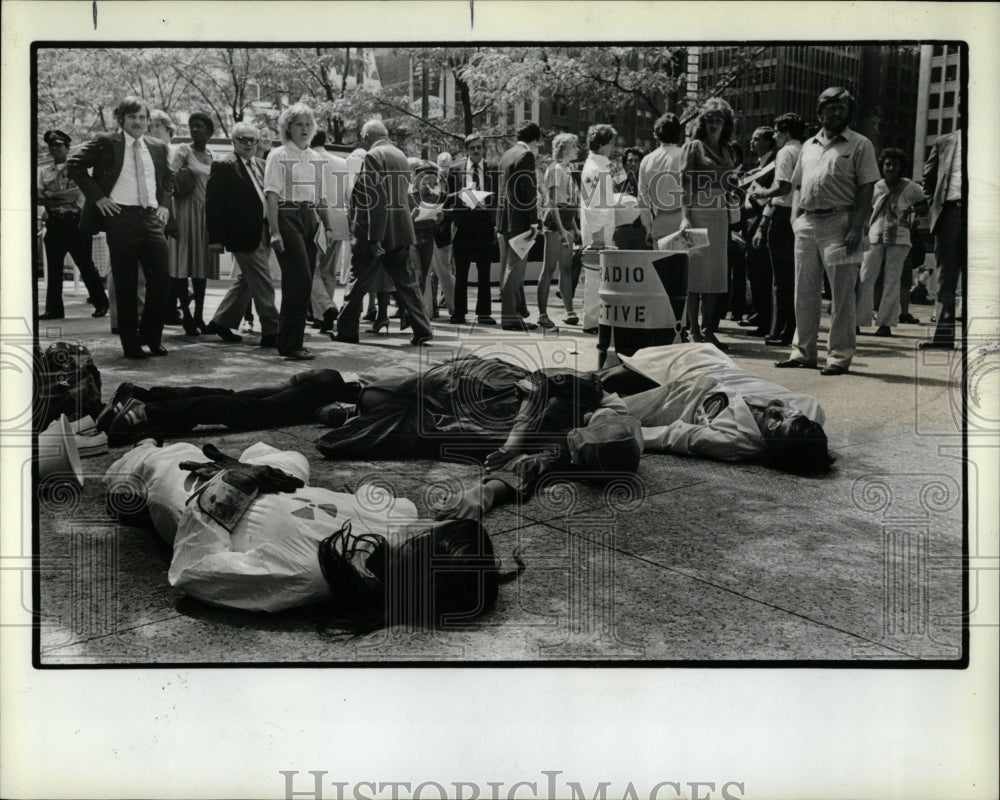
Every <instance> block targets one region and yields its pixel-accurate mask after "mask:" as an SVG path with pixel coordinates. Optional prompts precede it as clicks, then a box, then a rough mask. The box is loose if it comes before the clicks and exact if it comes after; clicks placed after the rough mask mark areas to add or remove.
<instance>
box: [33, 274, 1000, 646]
mask: <svg viewBox="0 0 1000 800" xmlns="http://www.w3.org/2000/svg"><path fill="white" fill-rule="evenodd" d="M226 285H227V282H224V281H222V282H210V285H209V296H208V301H207V308H206V319H207V318H209V314H210V313H211V312H212V311H214V309H215V307H216V306H217V304H218V302H219V301H220V300H221V297H222V295H223V293H224V291H225V288H226ZM83 297H84V295H83V293H82V287H81V290H80V293H79V294H76V295H74V294H73V291H72V287H71V285H68V286H67V315H68V318H67V319H66V320H62V321H59V322H48V323H45V322H43V323H39V325H40V326H41V327H40V329H39V338H40V344H41V345H42V347H43V348H44V347H45V346H46V345H47V344H48V343H50V342H53V341H57V340H59V339H65V340H73V341H79V342H80V343H82V344H84V345H86V346H87V347H88V348H89V349H90V351H91V352H92V354H93V356H94V359H95V361H96V363H97V365H98V367H99V369H100V370H101V375H102V379H103V384H104V389H103V391H104V399H105V400H107V399H108V398H109V397H110V395H111V393H112V392H113V391H114V388H115V387H116V386H117V385H118V384H119V383H120V382H122V381H132V382H134V383H137V384H139V385H141V386H150V385H157V384H159V385H192V384H197V385H209V386H210V385H217V386H223V387H230V388H245V387H247V386H249V385H260V384H262V383H277V382H279V381H281V380H283V379H284V378H286V377H288V376H290V375H292V374H294V373H296V372H298V371H300V370H302V369H305V368H312V367H331V368H336V369H339V370H345V371H360V370H362V369H364V368H366V367H370V366H380V365H385V364H390V363H393V364H399V363H404V364H411V365H414V366H418V367H419V366H423V365H426V364H429V363H436V362H438V361H441V360H444V359H447V358H449V357H451V356H453V355H465V354H475V355H480V356H496V357H501V358H507V359H511V360H514V361H515V362H517V363H520V364H523V365H524V366H527V367H529V368H534V367H536V366H538V367H540V366H570V367H575V368H578V369H582V370H586V369H593V368H594V367H595V366H596V363H597V354H596V350H595V342H596V337H595V336H591V335H587V334H584V333H582V332H581V331H580V330H579V329H578V328H577V329H573V328H568V327H565V326H564V327H561V328H559V329H558V330H557V331H554V332H548V333H546V334H544V335H543V334H542V333H541V332H540V331H539V332H535V333H531V334H517V333H508V332H503V331H498V330H497V329H496V328H483V327H471V326H463V327H456V326H452V325H448V324H443V322H441V323H440V324H438V323H436V324H435V325H434V335H435V339H434V342H433V345H432V346H431V347H429V348H424V349H421V350H418V349H416V348H413V347H411V346H410V345H409V333H408V332H406V333H400V332H399V331H398V323H397V322H395V321H394V323H393V330H392V332H391V335H390V336H388V337H385V336H383V337H380V338H376V337H374V336H371V335H366V334H364V333H362V343H361V345H359V346H349V345H343V344H339V343H335V342H331V341H329V339H328V338H327V337H326V336H323V335H319V334H317V333H312V334H311V335H309V336H308V337H307V341H306V345H307V347H309V348H311V349H312V350H314V352H315V353H316V354H317V359H316V360H315V361H314V362H311V363H308V364H301V363H295V362H291V361H286V360H284V359H282V358H280V357H278V356H276V354H275V351H274V350H263V349H261V348H259V347H256V346H255V345H256V343H257V341H258V337H257V336H256V335H250V336H245V337H244V341H243V343H242V344H225V343H223V342H222V341H221V340H220V339H219V338H218V337H216V336H204V335H203V336H201V337H186V336H184V335H183V331H182V330H181V328H179V327H168V328H167V329H166V332H165V336H164V345H165V346H166V347H167V348H168V349H169V350H170V355H169V356H168V357H166V358H153V359H149V360H146V361H142V362H135V361H128V360H126V359H124V358H122V357H121V351H120V346H119V343H118V340H117V337H114V336H112V335H111V334H110V333H109V326H108V320H107V319H106V318H105V319H97V320H95V319H91V318H90V316H89V312H90V310H91V309H90V307H89V306H87V305H85V303H84V302H83ZM339 299H340V298H338V300H339ZM528 303H529V307H530V308H532V309H534V289H533V288H531V289H529V290H528ZM911 312H912V313H913V314H914V315H916V316H917V317H920V318H922V319H923V321H924V322H925V323H929V318H930V315H931V313H932V309H931V308H930V307H929V306H914V307H913V308H912V309H911ZM552 316H553V319H554V320H558V319H561V315H559V314H553V315H552ZM827 321H828V317H827V316H826V315H825V314H824V326H823V328H822V330H821V336H820V339H821V342H820V346H821V353H822V352H823V346H824V344H825V335H826V330H827V328H826V323H827ZM258 324H259V323H258ZM973 328H974V326H973V325H971V324H970V328H969V342H970V352H971V351H972V350H974V349H975V348H976V347H978V346H979V345H978V344H977V341H979V340H976V338H975V334H976V331H975V330H973ZM258 333H259V327H258ZM927 335H928V326H927V324H922V325H901V326H899V327H898V328H896V329H895V335H894V336H893V337H892V338H888V339H883V338H874V337H871V336H862V337H859V348H858V353H857V356H856V358H855V360H854V364H853V366H852V370H851V374H849V375H847V376H835V377H824V376H821V375H820V374H819V372H818V371H814V370H778V369H776V368H775V367H774V366H773V362H774V361H776V360H778V359H779V358H783V357H785V356H786V351H785V350H784V349H783V348H769V347H766V346H765V345H764V344H763V342H762V341H761V340H760V339H753V338H750V337H748V336H746V335H745V334H744V332H743V329H741V328H738V327H737V326H736V325H735V323H733V322H723V324H722V328H721V330H720V339H721V340H722V341H724V342H726V343H728V344H729V345H730V350H729V355H730V356H731V357H732V358H734V359H735V360H736V361H737V363H739V364H740V365H741V366H743V367H744V368H746V369H748V370H750V371H752V372H755V373H756V374H758V375H760V376H762V377H764V378H766V379H769V380H772V381H776V382H778V383H782V384H784V385H786V386H788V387H789V388H791V389H794V390H797V391H801V392H804V393H807V394H812V395H814V396H816V397H817V398H819V399H820V401H821V403H822V405H823V407H824V408H825V410H826V414H827V424H826V431H827V434H828V436H829V439H830V447H831V450H832V452H833V453H834V454H835V455H836V457H837V461H836V464H835V466H834V469H833V471H831V472H830V473H829V474H827V475H824V476H822V477H819V478H803V477H797V476H792V475H786V474H783V473H780V472H776V471H774V470H772V469H769V468H766V467H764V466H761V465H757V464H750V465H731V464H723V463H716V462H710V461H703V460H697V459H692V458H683V457H677V456H672V455H661V454H647V455H644V457H643V459H642V464H641V466H640V469H639V472H638V475H636V476H634V477H633V478H631V479H627V478H622V479H621V480H615V481H612V482H611V483H610V484H608V485H602V486H598V485H592V484H586V483H579V482H573V483H568V482H557V483H556V484H553V485H551V486H549V487H548V488H546V489H544V490H542V491H540V492H539V493H538V494H537V495H536V496H535V497H533V498H532V499H531V500H530V501H528V502H526V503H524V504H522V505H519V506H516V505H514V506H506V507H503V508H500V509H497V510H495V511H493V512H491V513H490V514H489V515H488V516H487V518H486V527H487V529H488V531H489V532H490V534H491V535H492V537H493V539H494V542H495V544H496V547H497V551H498V554H499V555H500V557H501V558H502V560H503V568H504V569H507V568H510V567H512V566H513V564H514V562H513V559H512V553H513V550H514V548H515V547H519V548H520V549H521V552H522V553H523V558H524V561H525V562H526V564H527V568H526V570H525V572H524V573H523V574H522V575H521V576H520V578H519V579H518V580H517V581H515V582H513V583H509V584H506V585H503V586H501V591H500V599H499V601H498V604H497V606H496V608H495V610H494V611H493V612H492V613H490V614H488V615H486V616H485V617H483V618H482V619H481V620H479V621H478V622H476V623H475V624H471V625H468V626H464V627H461V628H458V629H453V630H443V631H424V630H411V629H408V628H402V627H396V628H391V629H388V630H383V631H378V632H375V633H372V634H368V635H365V636H353V635H346V634H343V633H338V632H336V631H331V630H327V629H326V627H325V626H324V624H323V623H324V618H325V617H324V614H323V612H322V610H321V609H316V608H313V609H301V610H295V611H290V612H286V613H282V614H274V615H267V614H252V613H241V612H236V611H230V610H225V609H220V608H215V607H212V606H208V605H205V604H203V603H200V602H198V601H195V600H193V599H191V598H185V597H184V596H183V595H182V594H181V593H180V592H178V591H176V590H174V589H172V588H171V587H170V586H169V585H168V583H167V575H166V573H167V567H168V564H169V558H170V553H169V549H168V548H167V546H166V545H164V544H163V543H162V542H161V540H160V539H159V538H158V537H157V535H156V534H155V532H153V531H152V530H148V529H142V528H136V527H128V526H125V525H119V524H116V523H115V522H113V521H111V520H110V519H109V518H108V516H107V514H106V511H105V502H104V496H103V484H102V483H101V480H100V479H101V477H102V476H103V474H104V472H105V471H106V470H107V468H108V467H109V466H110V464H111V463H112V462H113V461H114V460H115V459H116V458H118V457H119V456H120V455H121V454H122V452H123V450H122V449H120V448H114V449H112V450H111V451H110V452H108V453H105V454H103V455H98V456H94V457H91V458H87V459H85V460H84V462H83V464H84V468H85V471H86V481H85V486H84V489H83V491H82V493H81V495H80V496H79V497H72V496H69V497H66V496H63V497H57V498H45V499H42V500H39V501H38V502H37V503H36V506H37V534H38V536H37V542H38V547H39V557H40V559H39V564H40V573H39V575H40V581H39V588H40V594H39V602H40V606H39V610H40V612H41V626H40V653H39V658H40V663H41V664H42V665H92V664H110V665H135V664H182V663H207V664H236V663H268V664H271V663H281V664H289V665H296V664H313V665H315V664H325V663H337V662H387V661H388V662H406V663H410V662H440V661H465V662H481V661H494V662H508V661H509V662H568V663H593V662H634V663H639V664H642V663H660V662H678V663H696V662H718V663H725V662H732V661H734V660H735V661H768V662H789V663H798V664H802V663H808V662H830V661H837V662H839V661H855V662H862V663H863V662H871V661H892V662H919V661H924V662H930V661H934V662H941V661H953V660H957V659H960V658H961V657H962V656H963V650H962V641H963V637H962V626H961V623H962V612H963V597H962V572H961V557H962V552H963V497H964V496H968V494H969V492H964V491H963V487H964V486H965V483H964V479H965V476H964V475H963V463H964V462H963V458H962V437H961V420H962V416H961V414H962V405H961V403H962V395H961V392H960V388H959V387H960V385H961V375H962V367H963V355H962V352H961V351H959V350H956V351H954V352H941V351H917V350H916V344H917V342H918V341H920V340H922V339H924V338H926V336H927ZM980 343H981V344H982V345H983V347H980V348H979V350H980V352H981V353H986V354H989V353H994V354H995V351H996V350H995V344H996V341H995V339H990V338H989V336H986V337H985V338H983V339H982V340H981V342H980ZM990 347H993V350H990V349H989V348H990ZM992 357H993V363H995V355H994V356H992ZM969 363H970V364H974V363H975V362H973V361H970V362H969ZM970 420H972V416H971V415H970ZM973 422H974V420H972V422H970V425H972V423H973ZM323 432H324V428H323V427H322V426H321V425H319V424H318V423H317V424H314V425H312V424H310V425H300V426H294V427H287V428H279V429H272V430H264V431H258V432H249V433H230V432H226V431H225V430H224V429H214V430H210V429H207V428H199V429H197V430H196V431H195V432H194V433H192V434H191V435H188V436H185V437H184V439H185V440H188V441H192V442H195V443H198V444H202V443H206V442H215V443H217V444H218V445H219V446H220V447H221V448H222V449H223V450H224V451H226V452H229V453H232V454H239V453H240V452H241V451H242V450H243V449H244V448H245V447H247V446H249V445H250V444H253V443H254V442H257V441H263V442H267V443H269V444H271V445H274V446H275V447H278V448H282V449H295V450H299V451H301V452H303V453H304V454H306V456H307V457H308V459H309V463H310V469H311V478H310V483H311V484H313V485H319V486H325V487H328V488H332V489H336V490H343V489H344V488H345V487H346V488H348V489H351V490H357V491H359V492H366V493H368V496H369V497H371V498H372V502H388V503H391V502H392V496H393V495H396V496H400V497H407V498H409V499H411V500H412V501H413V502H414V503H415V504H416V505H417V507H418V509H420V510H421V511H422V512H427V511H428V509H429V507H430V505H431V504H432V503H433V501H434V499H435V497H437V496H439V495H440V493H441V492H442V491H446V490H447V488H448V487H453V486H454V485H455V482H456V481H461V482H462V483H463V484H464V485H471V484H473V483H475V482H476V481H478V480H479V479H480V478H481V472H480V469H479V468H477V467H475V466H473V465H467V464H456V463H446V462H440V461H430V460H406V461H392V460H380V461H337V462H334V461H327V460H325V459H323V458H322V457H321V456H320V454H319V452H318V451H317V450H316V449H315V447H314V445H313V443H314V441H315V440H316V439H317V438H318V437H319V436H320V435H322V433H323ZM968 480H969V484H968V485H969V486H970V487H972V490H971V493H972V494H976V492H975V487H976V485H977V480H978V478H977V475H976V474H974V469H971V471H970V475H969V476H968ZM25 513H27V510H26V511H25ZM975 513H976V510H975V503H972V508H971V510H970V514H971V515H972V517H973V518H974V517H975ZM970 531H971V538H972V539H973V540H974V539H975V536H976V533H977V530H976V522H975V519H973V521H972V523H971V525H970ZM972 546H973V548H974V546H975V544H974V541H973V543H972ZM24 592H25V595H24V596H25V597H26V598H27V597H28V596H30V594H29V588H28V587H27V586H26V587H25V588H24Z"/></svg>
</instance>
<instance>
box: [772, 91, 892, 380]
mask: <svg viewBox="0 0 1000 800" xmlns="http://www.w3.org/2000/svg"><path fill="white" fill-rule="evenodd" d="M853 111H854V98H853V97H852V96H851V94H850V92H848V91H847V90H846V89H842V88H840V87H837V86H834V87H831V88H829V89H826V90H825V91H824V92H823V93H822V94H821V95H820V96H819V103H818V105H817V108H816V113H817V115H818V117H819V119H820V122H822V124H823V127H822V129H821V130H820V131H819V133H817V134H816V135H815V136H813V137H812V138H810V139H808V140H806V142H805V143H804V144H803V145H802V152H801V153H800V155H799V159H798V163H797V164H796V166H795V171H794V172H793V173H792V186H793V187H794V188H796V189H798V190H799V201H798V209H797V212H798V213H797V216H796V217H795V220H794V228H795V322H796V330H795V337H794V339H793V340H792V353H791V356H790V357H789V358H788V359H787V360H786V361H779V362H778V363H777V364H776V366H778V367H815V366H817V363H816V362H817V338H818V334H819V322H820V310H821V305H822V289H823V272H824V270H825V271H826V274H827V276H828V277H829V279H830V289H831V293H832V304H831V311H830V337H829V341H828V342H827V363H826V366H825V367H824V368H823V370H822V374H823V375H843V374H845V373H846V372H847V371H848V369H849V368H850V366H851V359H853V358H854V350H855V339H856V337H855V298H854V288H855V284H856V282H857V279H858V270H859V268H860V265H861V255H862V252H863V249H862V238H863V237H862V229H863V228H864V223H865V220H866V218H867V216H868V214H869V212H870V210H871V203H872V192H873V189H874V187H875V182H876V181H877V180H879V178H880V177H881V174H880V173H879V169H878V162H877V161H876V159H875V148H874V146H873V145H872V143H871V142H870V141H869V140H868V139H866V138H865V137H864V136H862V135H861V134H859V133H855V132H854V131H852V130H851V129H850V128H849V127H848V126H847V122H848V120H849V119H850V117H851V114H852V113H853Z"/></svg>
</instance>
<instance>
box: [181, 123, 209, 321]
mask: <svg viewBox="0 0 1000 800" xmlns="http://www.w3.org/2000/svg"><path fill="white" fill-rule="evenodd" d="M188 130H189V131H190V133H191V143H190V144H181V145H178V146H177V147H176V148H175V149H174V150H173V151H172V152H171V154H170V169H171V170H172V171H173V173H174V202H173V214H174V218H175V220H176V223H177V239H176V244H175V246H174V247H172V248H171V249H170V254H171V256H172V259H171V265H170V267H171V277H172V278H173V279H174V296H175V297H178V298H179V299H180V301H181V313H182V314H183V321H182V324H183V326H184V333H186V334H187V335H188V336H197V335H198V334H199V333H207V332H208V325H207V323H206V322H205V319H204V312H205V289H206V288H207V286H208V281H209V279H211V280H218V279H219V255H218V253H214V252H212V251H211V250H210V249H209V246H208V223H207V222H206V218H205V192H206V189H207V187H208V176H209V173H210V172H211V171H212V161H213V160H214V155H213V154H212V151H211V150H210V149H209V148H208V140H209V137H211V135H212V133H213V132H214V131H215V123H214V122H213V121H212V118H211V117H210V116H209V115H208V114H205V113H203V112H201V111H195V112H194V113H193V114H191V116H189V117H188ZM188 278H190V279H191V289H192V295H193V296H194V313H193V314H192V313H191V309H190V308H189V303H190V297H189V296H188V286H187V281H188Z"/></svg>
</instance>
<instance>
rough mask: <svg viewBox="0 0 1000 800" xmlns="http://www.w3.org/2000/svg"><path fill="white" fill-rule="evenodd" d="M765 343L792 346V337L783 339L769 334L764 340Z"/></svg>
mask: <svg viewBox="0 0 1000 800" xmlns="http://www.w3.org/2000/svg"><path fill="white" fill-rule="evenodd" d="M764 344H766V345H767V346H768V347H791V346H792V340H791V339H782V338H781V337H780V336H768V337H767V338H766V339H765V340H764Z"/></svg>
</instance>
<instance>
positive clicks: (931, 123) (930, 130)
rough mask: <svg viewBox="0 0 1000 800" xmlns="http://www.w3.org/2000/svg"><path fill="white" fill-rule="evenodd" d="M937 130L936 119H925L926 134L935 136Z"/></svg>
mask: <svg viewBox="0 0 1000 800" xmlns="http://www.w3.org/2000/svg"><path fill="white" fill-rule="evenodd" d="M937 132H938V121H937V120H936V119H929V120H927V135H928V136H937Z"/></svg>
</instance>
